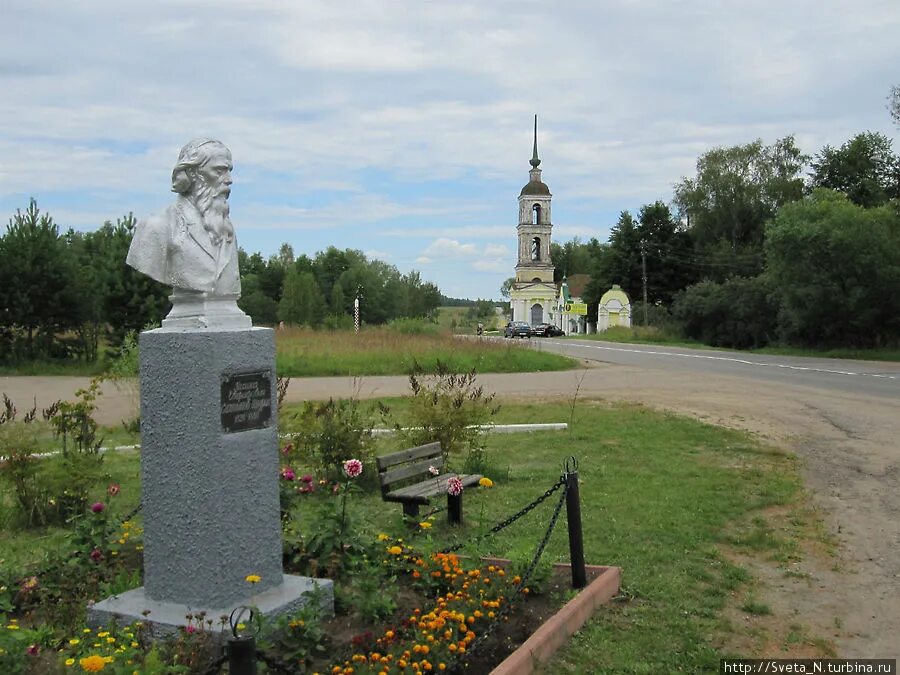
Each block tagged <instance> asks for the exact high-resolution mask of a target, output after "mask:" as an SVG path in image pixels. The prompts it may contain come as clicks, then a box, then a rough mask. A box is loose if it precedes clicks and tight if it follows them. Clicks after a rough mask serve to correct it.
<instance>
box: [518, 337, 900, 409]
mask: <svg viewBox="0 0 900 675" xmlns="http://www.w3.org/2000/svg"><path fill="white" fill-rule="evenodd" d="M531 342H532V346H533V347H534V348H535V349H543V350H549V351H554V352H558V353H560V354H565V355H567V356H571V357H573V358H578V359H590V360H592V361H599V362H601V363H607V364H612V365H618V366H632V367H636V368H650V369H653V370H666V371H670V372H681V373H685V374H686V375H689V376H690V377H705V376H709V375H715V376H726V377H737V378H742V379H752V380H757V381H760V382H767V383H769V384H771V385H773V386H789V387H797V386H804V387H815V388H817V389H823V390H826V391H835V392H844V393H854V394H859V395H863V396H878V397H887V398H893V399H897V400H900V364H898V363H891V362H880V361H852V360H845V359H825V358H814V357H812V358H811V357H791V356H770V355H754V354H736V353H734V352H727V351H715V350H705V349H689V348H683V347H666V346H657V345H633V344H622V343H615V342H598V341H594V340H571V339H568V340H547V339H534V340H532V341H531Z"/></svg>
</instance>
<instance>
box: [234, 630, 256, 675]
mask: <svg viewBox="0 0 900 675" xmlns="http://www.w3.org/2000/svg"><path fill="white" fill-rule="evenodd" d="M228 672H229V673H231V675H256V637H255V636H253V635H239V636H234V637H229V638H228Z"/></svg>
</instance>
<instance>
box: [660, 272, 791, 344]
mask: <svg viewBox="0 0 900 675" xmlns="http://www.w3.org/2000/svg"><path fill="white" fill-rule="evenodd" d="M672 316H673V318H674V319H675V321H676V322H677V324H678V326H679V329H680V330H681V331H682V332H683V333H684V335H685V336H687V337H689V338H692V339H694V340H699V341H701V342H703V343H705V344H708V345H712V346H714V347H734V348H737V349H748V348H756V347H764V346H766V345H767V344H769V342H770V341H771V340H772V339H773V337H774V335H775V333H776V330H777V325H776V321H777V319H776V317H777V311H776V307H775V305H774V303H773V302H772V300H770V291H769V289H768V286H767V284H766V282H765V280H764V279H763V278H762V277H754V278H752V279H745V278H742V277H732V278H731V279H729V280H728V281H726V282H724V283H721V284H720V283H716V282H714V281H701V282H700V283H699V284H694V285H693V286H689V287H688V288H686V289H685V290H683V291H682V292H681V293H679V294H678V295H677V296H676V298H675V303H674V305H673V307H672Z"/></svg>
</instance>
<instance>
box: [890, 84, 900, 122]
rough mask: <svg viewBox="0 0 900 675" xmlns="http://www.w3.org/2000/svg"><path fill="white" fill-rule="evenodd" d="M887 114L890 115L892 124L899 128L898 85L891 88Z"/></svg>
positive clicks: (899, 89) (899, 97)
mask: <svg viewBox="0 0 900 675" xmlns="http://www.w3.org/2000/svg"><path fill="white" fill-rule="evenodd" d="M888 112H890V113H891V119H893V120H894V124H896V125H897V126H898V127H900V85H894V86H893V87H891V93H890V94H889V95H888Z"/></svg>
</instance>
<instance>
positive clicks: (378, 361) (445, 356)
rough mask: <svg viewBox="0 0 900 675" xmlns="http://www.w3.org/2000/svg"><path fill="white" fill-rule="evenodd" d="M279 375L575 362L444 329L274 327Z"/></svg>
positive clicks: (508, 369) (538, 367)
mask: <svg viewBox="0 0 900 675" xmlns="http://www.w3.org/2000/svg"><path fill="white" fill-rule="evenodd" d="M276 335H277V339H276V347H277V356H276V359H277V368H278V374H279V375H289V376H294V377H306V376H319V375H348V376H349V375H354V376H356V375H402V374H405V373H408V372H409V371H410V369H411V368H412V365H413V362H414V361H415V362H417V363H418V364H419V365H420V366H422V367H423V368H425V370H426V371H429V372H433V371H434V369H435V365H436V363H437V361H438V360H440V361H442V362H443V363H445V364H448V365H449V366H450V368H451V369H452V370H455V371H456V372H467V371H470V370H472V369H473V368H474V369H475V370H477V371H478V372H479V373H518V372H535V371H547V370H566V369H569V368H574V367H575V366H576V365H577V362H576V361H574V360H572V359H569V358H566V357H563V356H559V355H558V354H550V353H547V352H537V351H534V350H532V349H529V348H528V347H527V346H525V345H521V344H507V343H498V342H496V341H492V340H469V339H460V338H454V337H453V336H452V335H451V334H450V333H448V332H445V331H435V332H433V333H422V334H405V333H400V332H397V331H395V330H391V329H389V328H367V329H365V330H363V331H360V333H359V334H356V333H354V332H352V331H316V330H310V329H305V328H288V329H285V330H280V331H278V332H277V334H276Z"/></svg>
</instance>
